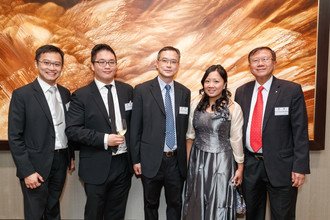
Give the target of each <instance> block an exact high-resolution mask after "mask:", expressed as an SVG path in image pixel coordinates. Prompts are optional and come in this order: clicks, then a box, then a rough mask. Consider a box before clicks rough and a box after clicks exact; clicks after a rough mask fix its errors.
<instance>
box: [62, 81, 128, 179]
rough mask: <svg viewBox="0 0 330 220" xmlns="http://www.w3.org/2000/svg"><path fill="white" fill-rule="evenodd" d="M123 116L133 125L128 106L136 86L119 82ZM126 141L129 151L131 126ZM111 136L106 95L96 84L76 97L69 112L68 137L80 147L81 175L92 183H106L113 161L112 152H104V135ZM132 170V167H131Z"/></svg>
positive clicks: (118, 88)
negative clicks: (102, 93) (126, 105)
mask: <svg viewBox="0 0 330 220" xmlns="http://www.w3.org/2000/svg"><path fill="white" fill-rule="evenodd" d="M115 85H116V90H117V95H118V101H119V107H120V113H121V116H122V118H125V119H126V123H127V126H129V124H130V118H131V110H128V109H126V110H125V104H126V103H129V102H131V101H132V98H133V88H132V86H130V85H128V84H126V83H123V82H119V81H115ZM127 131H128V132H126V134H125V138H126V144H127V148H128V149H129V127H128V128H127ZM110 133H111V123H110V120H109V116H108V113H107V110H106V107H105V105H104V102H103V100H102V96H101V94H100V92H99V90H98V88H97V86H96V84H95V81H92V82H91V83H90V84H89V85H87V86H85V87H82V88H80V89H78V90H77V91H75V92H74V93H73V94H72V101H71V104H70V108H69V112H68V122H67V128H66V134H67V136H68V138H69V140H71V141H74V142H76V143H77V145H78V146H79V150H80V154H79V159H80V160H79V172H78V173H79V176H80V178H81V179H82V180H83V181H84V182H85V183H89V184H102V183H104V182H105V181H106V179H107V177H108V175H109V172H110V164H111V158H112V151H111V150H105V149H104V135H105V134H110ZM130 167H131V166H130Z"/></svg>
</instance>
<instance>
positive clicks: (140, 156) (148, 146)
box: [130, 78, 190, 178]
mask: <svg viewBox="0 0 330 220" xmlns="http://www.w3.org/2000/svg"><path fill="white" fill-rule="evenodd" d="M174 95H175V97H174V99H175V122H176V135H177V158H178V165H179V170H180V173H181V176H182V177H183V178H186V172H187V152H186V132H187V127H188V116H189V108H190V90H189V89H187V88H186V87H185V86H183V85H181V84H180V83H178V82H175V81H174ZM182 107H183V108H186V110H187V111H186V112H185V113H183V112H180V108H181V109H182ZM165 121H166V116H165V107H164V102H163V97H162V93H161V90H160V86H159V82H158V79H157V78H155V79H153V80H150V81H147V82H144V83H142V84H140V85H137V86H136V88H135V89H134V99H133V112H132V120H131V151H130V152H131V156H132V162H133V164H137V163H141V169H142V174H143V175H144V176H146V177H149V178H152V177H154V176H155V175H156V174H157V172H158V170H159V168H160V165H161V162H162V157H163V152H164V144H165Z"/></svg>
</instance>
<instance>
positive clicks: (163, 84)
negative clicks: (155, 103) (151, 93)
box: [157, 76, 174, 91]
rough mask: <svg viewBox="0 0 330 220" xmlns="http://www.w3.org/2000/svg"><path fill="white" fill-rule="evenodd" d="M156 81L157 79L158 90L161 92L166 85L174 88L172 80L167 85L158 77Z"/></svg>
mask: <svg viewBox="0 0 330 220" xmlns="http://www.w3.org/2000/svg"><path fill="white" fill-rule="evenodd" d="M157 79H158V83H159V86H160V90H162V91H163V89H165V86H166V85H170V86H171V88H174V81H173V80H172V81H171V82H170V83H169V84H166V83H165V82H164V81H163V80H162V79H161V78H160V77H159V76H158V77H157Z"/></svg>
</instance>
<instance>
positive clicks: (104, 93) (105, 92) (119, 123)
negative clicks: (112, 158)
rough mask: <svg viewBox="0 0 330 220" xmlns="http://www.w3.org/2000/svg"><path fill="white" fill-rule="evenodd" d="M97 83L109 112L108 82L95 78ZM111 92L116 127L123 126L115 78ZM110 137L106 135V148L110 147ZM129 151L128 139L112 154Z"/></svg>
mask: <svg viewBox="0 0 330 220" xmlns="http://www.w3.org/2000/svg"><path fill="white" fill-rule="evenodd" d="M94 81H95V84H96V86H97V88H98V89H99V92H100V94H101V96H102V100H103V103H104V105H105V108H106V109H107V112H108V114H109V105H108V91H109V90H108V89H107V88H106V87H105V86H106V85H108V84H104V83H103V82H101V81H99V80H97V79H94ZM110 84H111V85H112V87H111V93H112V98H113V104H114V109H115V118H116V127H117V128H118V127H122V120H121V119H122V117H121V113H120V107H119V101H118V94H117V89H116V84H115V81H114V80H113V81H112V82H111V83H110ZM109 120H110V118H109ZM108 137H109V134H105V135H104V148H105V149H106V150H107V149H108ZM126 152H127V146H126V140H125V141H124V143H123V144H120V145H119V146H118V150H117V152H116V153H112V155H118V154H122V153H126Z"/></svg>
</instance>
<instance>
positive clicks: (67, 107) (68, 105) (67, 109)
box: [65, 102, 70, 111]
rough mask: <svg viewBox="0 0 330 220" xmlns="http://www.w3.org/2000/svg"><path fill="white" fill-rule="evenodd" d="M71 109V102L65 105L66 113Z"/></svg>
mask: <svg viewBox="0 0 330 220" xmlns="http://www.w3.org/2000/svg"><path fill="white" fill-rule="evenodd" d="M69 107H70V102H68V103H66V104H65V108H66V111H69Z"/></svg>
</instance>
